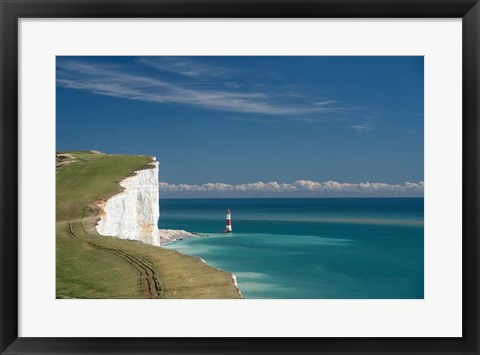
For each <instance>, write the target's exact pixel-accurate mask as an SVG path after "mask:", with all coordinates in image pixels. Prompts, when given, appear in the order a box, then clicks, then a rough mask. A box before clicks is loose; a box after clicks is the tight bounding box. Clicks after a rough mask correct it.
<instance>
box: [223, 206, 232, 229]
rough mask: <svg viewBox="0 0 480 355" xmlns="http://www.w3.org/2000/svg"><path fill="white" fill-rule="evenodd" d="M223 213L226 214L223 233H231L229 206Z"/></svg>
mask: <svg viewBox="0 0 480 355" xmlns="http://www.w3.org/2000/svg"><path fill="white" fill-rule="evenodd" d="M225 213H226V214H227V221H226V227H225V233H232V214H231V213H230V208H228V209H227V211H226V212H225Z"/></svg>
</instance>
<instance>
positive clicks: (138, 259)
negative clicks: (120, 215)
mask: <svg viewBox="0 0 480 355" xmlns="http://www.w3.org/2000/svg"><path fill="white" fill-rule="evenodd" d="M68 231H69V233H70V235H72V237H75V238H76V237H77V235H76V233H75V223H74V222H73V221H69V222H68ZM85 243H87V244H88V245H90V246H91V247H93V248H95V249H100V250H104V251H106V252H109V253H113V254H114V255H116V256H118V257H119V258H121V259H123V260H124V261H126V262H127V263H129V264H130V265H132V266H133V267H134V268H135V269H136V270H137V271H138V272H139V274H140V280H141V282H142V284H143V285H144V292H145V294H147V295H148V296H149V298H162V292H161V291H162V287H161V286H160V281H159V279H158V275H157V271H156V268H155V265H154V264H153V263H152V262H150V261H149V260H148V259H147V258H144V257H142V256H136V255H133V254H130V253H128V252H126V251H125V250H120V249H115V248H107V247H103V246H100V245H98V244H95V243H94V242H92V241H89V240H85Z"/></svg>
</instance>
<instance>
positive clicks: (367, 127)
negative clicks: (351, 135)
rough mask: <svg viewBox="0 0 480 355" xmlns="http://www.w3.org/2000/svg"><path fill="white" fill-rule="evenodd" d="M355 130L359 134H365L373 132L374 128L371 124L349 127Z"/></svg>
mask: <svg viewBox="0 0 480 355" xmlns="http://www.w3.org/2000/svg"><path fill="white" fill-rule="evenodd" d="M348 127H350V128H352V129H354V130H356V131H357V132H360V133H364V132H368V131H371V130H372V128H373V126H372V124H371V123H361V124H357V125H352V126H348Z"/></svg>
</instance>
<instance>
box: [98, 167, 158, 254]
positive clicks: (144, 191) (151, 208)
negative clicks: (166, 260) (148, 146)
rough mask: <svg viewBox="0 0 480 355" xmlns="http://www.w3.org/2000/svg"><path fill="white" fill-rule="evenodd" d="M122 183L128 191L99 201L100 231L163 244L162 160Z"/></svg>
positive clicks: (104, 233) (110, 234)
mask: <svg viewBox="0 0 480 355" xmlns="http://www.w3.org/2000/svg"><path fill="white" fill-rule="evenodd" d="M151 165H152V168H151V169H145V170H139V171H137V172H136V173H135V175H134V176H131V177H128V178H126V179H124V180H122V181H121V182H120V186H122V187H123V188H124V191H123V192H121V193H119V194H117V195H114V196H112V197H111V198H109V199H108V200H107V201H106V202H104V203H102V204H99V208H100V211H101V212H100V221H99V222H98V224H97V226H96V228H97V231H98V233H99V234H101V235H105V236H112V237H118V238H121V239H132V240H139V241H142V242H144V243H147V244H152V245H156V246H159V245H160V238H159V235H158V227H157V223H158V218H159V217H160V209H159V204H158V198H159V196H158V162H157V161H153V162H152V163H151Z"/></svg>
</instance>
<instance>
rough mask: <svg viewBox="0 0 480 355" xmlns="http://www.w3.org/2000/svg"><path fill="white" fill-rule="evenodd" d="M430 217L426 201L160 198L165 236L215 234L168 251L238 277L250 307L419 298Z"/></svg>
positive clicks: (405, 199)
mask: <svg viewBox="0 0 480 355" xmlns="http://www.w3.org/2000/svg"><path fill="white" fill-rule="evenodd" d="M227 208H230V209H231V210H232V227H233V233H232V234H224V233H222V231H223V229H224V228H225V210H226V209H227ZM423 215H424V213H423V198H326V199H292V198H288V199H161V202H160V221H159V228H165V229H185V230H187V231H190V232H198V233H206V234H208V235H209V236H208V237H197V238H190V239H184V240H181V241H176V242H173V243H171V244H168V245H166V246H165V247H166V248H169V249H175V250H178V251H179V252H181V253H184V254H189V255H196V256H199V257H201V258H203V259H204V260H205V261H206V262H207V264H209V265H211V266H214V267H218V268H220V269H223V270H225V271H228V272H232V273H234V274H235V275H236V276H237V282H238V285H239V287H240V290H241V292H242V295H243V296H244V297H245V298H268V299H273V298H276V299H324V298H327V299H345V298H347V299H411V298H414V299H418V298H423V295H424V233H423Z"/></svg>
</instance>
